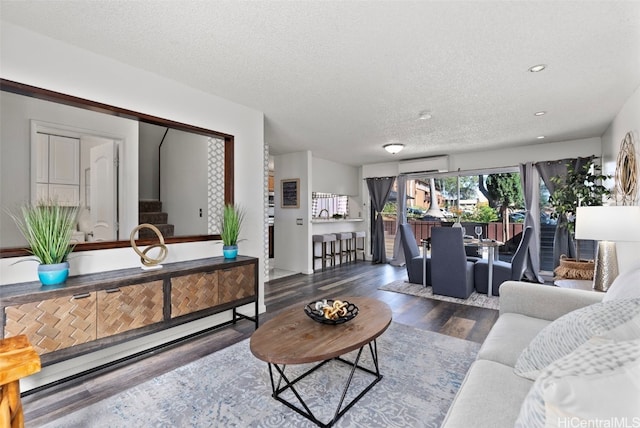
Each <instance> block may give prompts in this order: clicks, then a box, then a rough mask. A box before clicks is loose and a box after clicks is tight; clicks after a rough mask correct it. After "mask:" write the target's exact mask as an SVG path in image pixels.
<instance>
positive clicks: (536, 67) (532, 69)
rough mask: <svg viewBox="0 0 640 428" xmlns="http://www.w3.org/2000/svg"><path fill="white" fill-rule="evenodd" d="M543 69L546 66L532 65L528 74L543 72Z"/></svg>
mask: <svg viewBox="0 0 640 428" xmlns="http://www.w3.org/2000/svg"><path fill="white" fill-rule="evenodd" d="M545 68H547V66H546V64H538V65H534V66H533V67H529V72H531V73H538V72H540V71H542V70H544V69H545Z"/></svg>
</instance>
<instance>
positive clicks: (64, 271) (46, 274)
mask: <svg viewBox="0 0 640 428" xmlns="http://www.w3.org/2000/svg"><path fill="white" fill-rule="evenodd" d="M68 277H69V262H63V263H56V264H53V265H38V278H40V282H41V283H42V285H59V284H62V283H64V282H65V281H66V280H67V278H68Z"/></svg>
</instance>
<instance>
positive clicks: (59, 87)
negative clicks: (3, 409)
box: [0, 21, 266, 390]
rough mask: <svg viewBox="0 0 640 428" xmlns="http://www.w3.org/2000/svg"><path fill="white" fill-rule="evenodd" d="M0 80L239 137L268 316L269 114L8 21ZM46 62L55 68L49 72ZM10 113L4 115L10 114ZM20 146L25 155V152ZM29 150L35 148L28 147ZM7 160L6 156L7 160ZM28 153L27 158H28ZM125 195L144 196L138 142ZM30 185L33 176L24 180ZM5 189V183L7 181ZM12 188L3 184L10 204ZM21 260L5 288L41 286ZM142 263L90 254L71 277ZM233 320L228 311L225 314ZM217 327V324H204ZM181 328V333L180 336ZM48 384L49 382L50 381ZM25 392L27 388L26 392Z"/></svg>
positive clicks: (76, 362)
mask: <svg viewBox="0 0 640 428" xmlns="http://www.w3.org/2000/svg"><path fill="white" fill-rule="evenodd" d="M0 63H1V64H2V68H1V69H0V75H1V76H2V77H3V78H5V79H9V80H14V81H17V82H21V83H25V84H29V85H33V86H36V87H41V88H45V89H49V90H53V91H57V92H61V93H65V94H70V95H73V96H76V97H80V98H85V99H89V100H93V101H97V102H101V103H105V104H109V105H114V106H119V107H122V108H126V109H129V110H133V111H136V112H140V113H145V114H148V115H152V116H157V117H161V118H166V119H171V120H174V121H177V122H182V123H186V124H190V125H194V126H198V127H201V128H205V129H211V130H215V131H219V132H223V133H226V134H230V135H234V136H235V144H234V147H235V159H236V164H235V172H234V190H235V202H236V203H239V204H241V205H242V206H245V207H250V209H249V210H247V213H246V217H245V223H244V227H243V230H242V232H241V234H240V238H241V239H244V241H242V242H241V243H240V254H244V255H248V256H254V257H258V258H259V259H260V264H259V267H258V275H259V278H258V284H259V293H260V301H259V305H260V308H261V311H264V310H265V308H264V280H265V278H264V259H263V256H264V245H263V241H264V238H263V237H264V236H265V234H266V230H265V224H264V218H265V212H264V208H263V207H262V204H260V203H256V191H259V192H261V189H264V188H265V187H266V183H265V179H264V173H263V171H264V162H263V157H264V134H263V129H264V116H263V114H262V112H259V111H256V110H253V109H250V108H247V107H244V106H242V105H239V104H235V103H232V102H229V101H227V100H224V99H222V98H219V97H217V96H214V95H211V94H207V93H204V92H201V91H198V90H195V89H193V88H191V87H188V86H186V85H184V84H181V83H178V82H175V81H172V80H169V79H166V78H163V77H160V76H159V75H156V74H153V73H150V72H147V71H143V70H140V69H136V68H133V67H130V66H127V65H125V64H122V63H119V62H117V61H114V60H111V59H108V58H105V57H101V56H99V55H96V54H94V53H92V52H89V51H86V50H84V49H79V48H76V47H74V46H71V45H67V44H64V43H61V42H58V41H56V40H53V39H50V38H48V37H44V36H41V35H38V34H36V33H33V32H31V31H27V30H25V29H23V28H21V27H18V26H15V25H13V24H9V23H7V22H4V21H2V22H0ZM42 64H48V66H47V67H42ZM4 114H5V112H4V111H3V115H4ZM18 144H20V147H19V150H18V152H23V151H24V148H23V147H22V145H21V144H22V143H21V142H18ZM24 145H25V147H28V144H27V143H26V142H25V143H24ZM5 155H6V158H5ZM22 156H25V154H24V153H22ZM12 157H13V152H9V153H7V154H5V153H4V152H3V153H2V162H3V164H2V166H3V168H4V166H5V164H4V163H5V162H11V159H12ZM121 158H122V161H121V170H122V175H121V183H125V186H122V187H123V188H122V190H121V192H122V196H123V197H124V198H125V200H134V201H137V198H138V170H137V165H138V144H137V141H136V144H132V145H130V146H125V148H124V150H123V152H122V153H121ZM26 180H28V176H25V177H23V178H22V179H21V180H20V181H26ZM3 186H4V180H3ZM6 192H7V189H6V188H4V187H2V195H0V196H1V197H2V200H3V201H4V198H5V196H6ZM260 194H261V193H260ZM221 255H222V246H221V245H219V244H217V243H215V242H212V241H207V242H194V243H184V244H173V245H170V246H169V256H168V258H167V260H166V263H171V262H177V261H183V260H191V259H199V258H205V257H210V256H221ZM18 260H21V259H16V258H9V259H0V284H7V283H15V282H24V281H36V280H37V274H36V269H35V265H34V264H33V263H18V264H14V262H16V261H18ZM137 266H139V257H138V256H137V255H136V254H135V253H134V252H133V251H132V250H131V249H130V248H120V249H114V250H101V251H90V252H85V253H82V254H78V255H76V257H74V258H73V259H72V260H71V274H72V275H78V274H83V273H91V272H100V271H106V270H113V269H122V268H130V267H137ZM225 316H226V317H227V318H228V316H229V315H228V314H224V315H220V316H218V318H220V317H225ZM196 324H198V323H190V324H185V325H184V326H180V327H179V328H176V329H174V330H171V331H166V332H163V333H161V334H158V335H153V336H147V337H145V338H142V339H140V340H137V341H132V342H130V343H127V344H125V345H122V346H120V345H119V346H115V347H109V348H105V349H103V350H101V351H99V352H96V353H92V354H88V355H86V356H82V357H79V358H76V359H73V360H69V361H68V362H67V363H66V367H62V366H63V365H54V366H49V367H46V368H45V369H43V370H42V371H41V372H40V373H39V374H38V375H37V376H32V377H30V378H29V379H30V381H31V382H35V384H37V383H38V382H40V381H41V380H40V379H47V381H50V380H52V379H54V378H55V377H56V376H60V375H61V373H63V372H64V371H65V370H67V372H65V373H67V374H68V370H70V371H74V370H75V371H77V370H78V369H81V368H88V367H89V366H92V365H95V364H97V363H99V362H104V361H107V360H109V359H112V358H114V357H118V356H121V355H120V354H116V353H117V352H120V353H131V352H136V351H139V350H140V349H142V348H146V347H149V346H154V345H156V344H157V343H159V342H160V341H164V340H167V338H170V337H172V335H176V334H181V335H182V334H185V333H189V332H190V331H193V329H194V328H195V327H194V325H196ZM202 325H211V320H209V319H206V320H203V321H202V322H200V324H199V328H201V327H202ZM177 330H180V332H177ZM42 382H45V380H42ZM23 390H26V389H25V388H23Z"/></svg>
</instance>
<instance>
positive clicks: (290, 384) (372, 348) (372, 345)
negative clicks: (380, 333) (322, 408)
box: [268, 340, 383, 428]
mask: <svg viewBox="0 0 640 428" xmlns="http://www.w3.org/2000/svg"><path fill="white" fill-rule="evenodd" d="M365 346H368V347H369V352H370V353H371V358H372V360H373V365H374V370H371V369H369V368H367V367H364V366H361V365H360V364H359V363H360V357H361V356H362V351H363V350H364V348H365ZM335 360H336V361H340V362H342V363H345V364H347V365H349V366H351V370H350V372H349V376H348V378H347V381H346V383H345V386H344V388H343V390H342V395H341V397H340V402H339V403H338V408H337V409H336V411H335V413H334V415H333V419H331V420H330V421H329V422H327V423H323V422H321V421H320V420H318V418H316V416H315V415H314V414H313V412H312V411H311V409H310V408H309V406H308V405H307V404H306V403H305V401H304V400H303V398H302V396H301V395H300V393H299V392H298V391H297V390H296V388H295V386H294V385H295V384H296V383H298V382H299V381H300V380H302V379H304V378H306V377H307V376H308V375H310V374H311V373H313V372H315V371H316V370H318V369H319V368H320V367H322V366H324V365H325V364H326V363H328V362H329V361H331V360H325V361H322V362H320V363H319V364H316V365H315V366H313V367H311V368H310V369H309V370H307V371H305V372H304V373H302V374H301V375H299V376H298V377H296V378H295V379H292V380H290V379H289V378H288V377H287V376H286V375H285V368H286V365H278V364H272V363H268V366H269V377H270V380H271V389H272V392H273V393H272V397H273V398H275V399H276V400H278V401H280V402H281V403H282V404H284V405H286V406H287V407H289V408H290V409H292V410H294V411H296V412H298V413H299V414H300V415H302V416H304V417H305V418H307V419H309V420H310V421H312V422H313V423H315V424H316V425H318V426H320V427H323V428H328V427H331V426H333V424H335V423H336V421H338V419H340V418H341V417H342V416H343V415H344V414H345V413H346V412H347V410H349V409H350V408H351V407H353V405H354V404H355V403H356V402H358V401H359V400H360V399H361V398H362V397H363V396H364V395H365V394H366V393H367V392H368V391H369V390H370V389H371V388H373V386H374V385H375V384H377V383H378V382H379V381H380V380H381V379H382V377H383V376H382V375H381V374H380V367H379V365H378V346H377V343H376V341H375V340H373V341H372V342H369V343H368V344H367V345H364V346H363V347H361V348H360V349H359V350H358V354H357V356H356V358H355V360H354V361H348V360H345V359H343V358H342V357H337V358H335ZM274 367H275V369H276V371H277V372H278V373H277V375H276V374H275V373H274V372H273V368H274ZM356 370H362V371H364V372H366V373H368V374H371V375H373V376H374V379H373V381H372V382H371V383H370V384H369V385H367V387H366V388H364V389H363V390H362V391H361V392H360V393H359V394H358V395H357V396H356V397H355V398H353V399H352V400H351V401H350V402H348V403H347V404H346V405H345V407H344V408H342V405H343V404H344V401H345V399H346V396H347V392H348V390H349V387H350V386H351V381H352V380H353V376H354V374H355V371H356ZM276 376H277V381H276ZM283 382H284V385H283ZM281 385H282V386H281ZM288 389H290V390H291V392H292V393H293V394H294V395H295V397H296V399H297V400H298V401H299V402H300V404H301V406H302V408H301V407H299V406H296V405H295V404H294V403H291V402H290V401H287V400H286V399H284V398H282V397H281V394H282V393H283V392H285V391H286V390H288Z"/></svg>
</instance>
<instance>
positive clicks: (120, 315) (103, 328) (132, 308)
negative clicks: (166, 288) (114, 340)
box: [97, 281, 164, 339]
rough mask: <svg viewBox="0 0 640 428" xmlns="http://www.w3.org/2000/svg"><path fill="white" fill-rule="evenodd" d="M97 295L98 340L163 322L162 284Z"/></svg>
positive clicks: (150, 283)
mask: <svg viewBox="0 0 640 428" xmlns="http://www.w3.org/2000/svg"><path fill="white" fill-rule="evenodd" d="M115 290H117V291H112V292H107V291H104V290H102V291H98V314H97V318H98V339H101V338H103V337H107V336H111V335H113V334H117V333H122V332H124V331H128V330H133V329H135V328H140V327H144V326H147V325H150V324H154V323H157V322H160V321H162V319H163V318H162V308H163V305H164V300H163V290H162V281H153V282H149V283H147V284H136V285H130V286H127V287H119V288H117V289H115Z"/></svg>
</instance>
